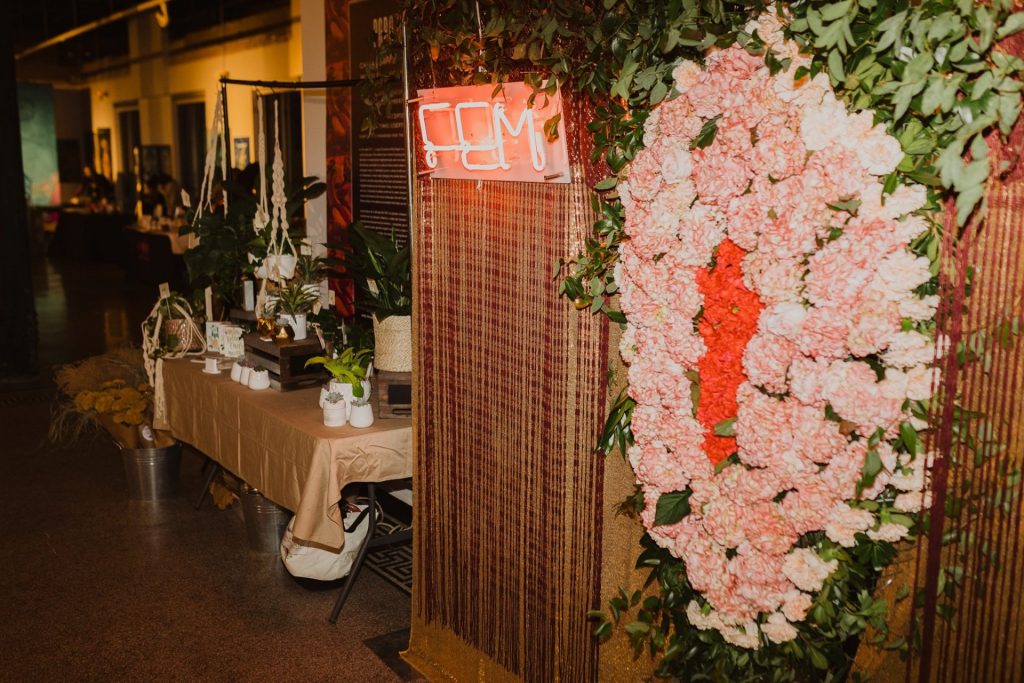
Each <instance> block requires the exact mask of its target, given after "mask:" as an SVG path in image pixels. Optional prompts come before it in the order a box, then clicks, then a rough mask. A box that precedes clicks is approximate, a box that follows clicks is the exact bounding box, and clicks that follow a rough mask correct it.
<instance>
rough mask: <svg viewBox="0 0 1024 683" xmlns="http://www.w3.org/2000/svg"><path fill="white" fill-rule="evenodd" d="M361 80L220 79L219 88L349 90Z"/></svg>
mask: <svg viewBox="0 0 1024 683" xmlns="http://www.w3.org/2000/svg"><path fill="white" fill-rule="evenodd" d="M362 81H363V79H361V78H349V79H346V80H339V81H249V80H243V79H239V78H227V77H226V76H225V77H222V78H221V79H220V82H221V87H224V85H252V86H256V87H261V88H351V87H352V86H354V85H359V84H360V83H362Z"/></svg>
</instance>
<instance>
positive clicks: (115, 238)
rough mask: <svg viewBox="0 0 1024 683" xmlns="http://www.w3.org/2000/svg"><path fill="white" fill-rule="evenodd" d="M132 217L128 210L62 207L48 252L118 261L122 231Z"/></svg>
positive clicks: (86, 258) (95, 259)
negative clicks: (93, 210)
mask: <svg viewBox="0 0 1024 683" xmlns="http://www.w3.org/2000/svg"><path fill="white" fill-rule="evenodd" d="M134 220H135V217H134V216H132V215H131V214H123V213H91V212H88V211H85V210H81V209H62V210H61V212H60V215H59V216H58V218H57V230H56V232H55V233H54V236H53V241H52V242H51V243H50V248H49V254H50V255H51V256H67V257H72V258H76V259H81V260H89V261H103V262H107V263H118V262H120V261H121V259H122V258H123V253H122V252H123V249H122V236H121V233H122V231H123V230H124V228H125V227H127V226H128V225H130V224H131V223H132V222H133V221H134Z"/></svg>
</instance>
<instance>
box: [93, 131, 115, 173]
mask: <svg viewBox="0 0 1024 683" xmlns="http://www.w3.org/2000/svg"><path fill="white" fill-rule="evenodd" d="M95 163H96V172H97V173H98V174H100V175H101V176H103V177H104V178H106V179H107V180H113V179H114V162H113V159H112V156H111V153H110V129H109V128H97V129H96V162H95Z"/></svg>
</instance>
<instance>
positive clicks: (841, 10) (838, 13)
mask: <svg viewBox="0 0 1024 683" xmlns="http://www.w3.org/2000/svg"><path fill="white" fill-rule="evenodd" d="M850 4H851V3H850V0H843V1H842V2H836V3H833V4H831V5H825V6H824V7H822V8H821V18H822V20H824V21H835V20H836V19H838V18H839V17H842V16H845V15H846V13H847V12H849V11H850Z"/></svg>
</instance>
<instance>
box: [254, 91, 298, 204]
mask: <svg viewBox="0 0 1024 683" xmlns="http://www.w3.org/2000/svg"><path fill="white" fill-rule="evenodd" d="M261 97H262V98H263V115H264V117H265V120H264V134H265V135H266V136H267V172H270V170H271V166H272V164H273V163H274V104H275V103H277V107H278V116H279V117H280V132H281V137H280V140H281V156H282V157H283V160H284V185H285V191H286V192H291V191H292V190H293V189H294V188H296V187H298V186H299V182H300V181H301V180H302V175H303V173H302V95H301V94H299V92H298V91H297V90H293V91H291V92H284V93H278V94H276V95H262V96H261ZM258 120H259V119H258V118H257V117H256V115H255V114H254V115H253V121H258ZM257 125H258V124H257ZM258 145H259V143H258V141H256V140H253V142H252V150H253V160H254V161H255V160H256V159H255V156H256V154H257V149H258ZM267 187H268V189H269V187H270V184H269V183H268V184H267Z"/></svg>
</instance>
